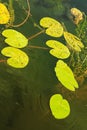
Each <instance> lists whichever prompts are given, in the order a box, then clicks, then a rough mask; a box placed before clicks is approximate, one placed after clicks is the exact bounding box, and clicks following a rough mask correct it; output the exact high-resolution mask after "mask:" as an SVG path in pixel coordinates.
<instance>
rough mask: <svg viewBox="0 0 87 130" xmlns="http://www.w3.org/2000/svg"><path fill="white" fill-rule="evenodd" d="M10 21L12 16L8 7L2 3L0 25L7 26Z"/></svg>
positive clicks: (0, 5)
mask: <svg viewBox="0 0 87 130" xmlns="http://www.w3.org/2000/svg"><path fill="white" fill-rule="evenodd" d="M9 20H10V14H9V12H8V10H7V8H6V6H5V5H4V4H2V3H0V24H7V23H8V22H9Z"/></svg>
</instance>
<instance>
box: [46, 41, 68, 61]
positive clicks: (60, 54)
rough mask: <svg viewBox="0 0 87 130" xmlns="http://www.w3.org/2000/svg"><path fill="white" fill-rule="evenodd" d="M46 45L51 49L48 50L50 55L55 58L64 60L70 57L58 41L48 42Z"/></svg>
mask: <svg viewBox="0 0 87 130" xmlns="http://www.w3.org/2000/svg"><path fill="white" fill-rule="evenodd" d="M46 45H47V46H49V47H51V48H53V49H51V50H50V54H51V55H53V56H55V57H57V58H61V59H66V58H68V57H69V56H70V51H69V49H68V48H67V47H66V46H65V45H63V43H61V42H59V41H56V40H48V41H47V42H46Z"/></svg>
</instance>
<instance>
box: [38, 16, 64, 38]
mask: <svg viewBox="0 0 87 130" xmlns="http://www.w3.org/2000/svg"><path fill="white" fill-rule="evenodd" d="M40 25H41V26H42V27H44V28H47V29H46V34H48V35H50V36H52V37H61V36H62V35H63V27H62V25H61V24H60V23H59V22H58V21H57V20H55V19H53V18H50V17H44V18H42V19H41V20H40Z"/></svg>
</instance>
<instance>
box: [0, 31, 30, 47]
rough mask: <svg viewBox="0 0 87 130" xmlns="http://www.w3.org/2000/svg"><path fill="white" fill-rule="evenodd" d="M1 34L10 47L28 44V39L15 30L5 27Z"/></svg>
mask: <svg viewBox="0 0 87 130" xmlns="http://www.w3.org/2000/svg"><path fill="white" fill-rule="evenodd" d="M2 35H3V36H5V37H6V39H5V42H6V43H7V44H8V45H10V46H12V47H16V48H23V47H25V46H27V44H28V39H27V38H26V37H25V36H24V35H23V34H22V33H20V32H18V31H16V30H13V29H5V30H4V31H3V32H2Z"/></svg>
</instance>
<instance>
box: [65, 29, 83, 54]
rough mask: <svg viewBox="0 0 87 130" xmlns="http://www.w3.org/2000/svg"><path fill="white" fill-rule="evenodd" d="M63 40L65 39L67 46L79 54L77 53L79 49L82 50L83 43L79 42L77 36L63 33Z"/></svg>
mask: <svg viewBox="0 0 87 130" xmlns="http://www.w3.org/2000/svg"><path fill="white" fill-rule="evenodd" d="M64 38H65V40H66V42H67V43H68V45H69V46H70V47H71V48H72V49H73V50H75V51H78V52H79V51H81V48H84V45H83V43H82V42H81V40H80V39H79V38H78V37H77V36H75V35H73V34H71V33H69V32H64Z"/></svg>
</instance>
